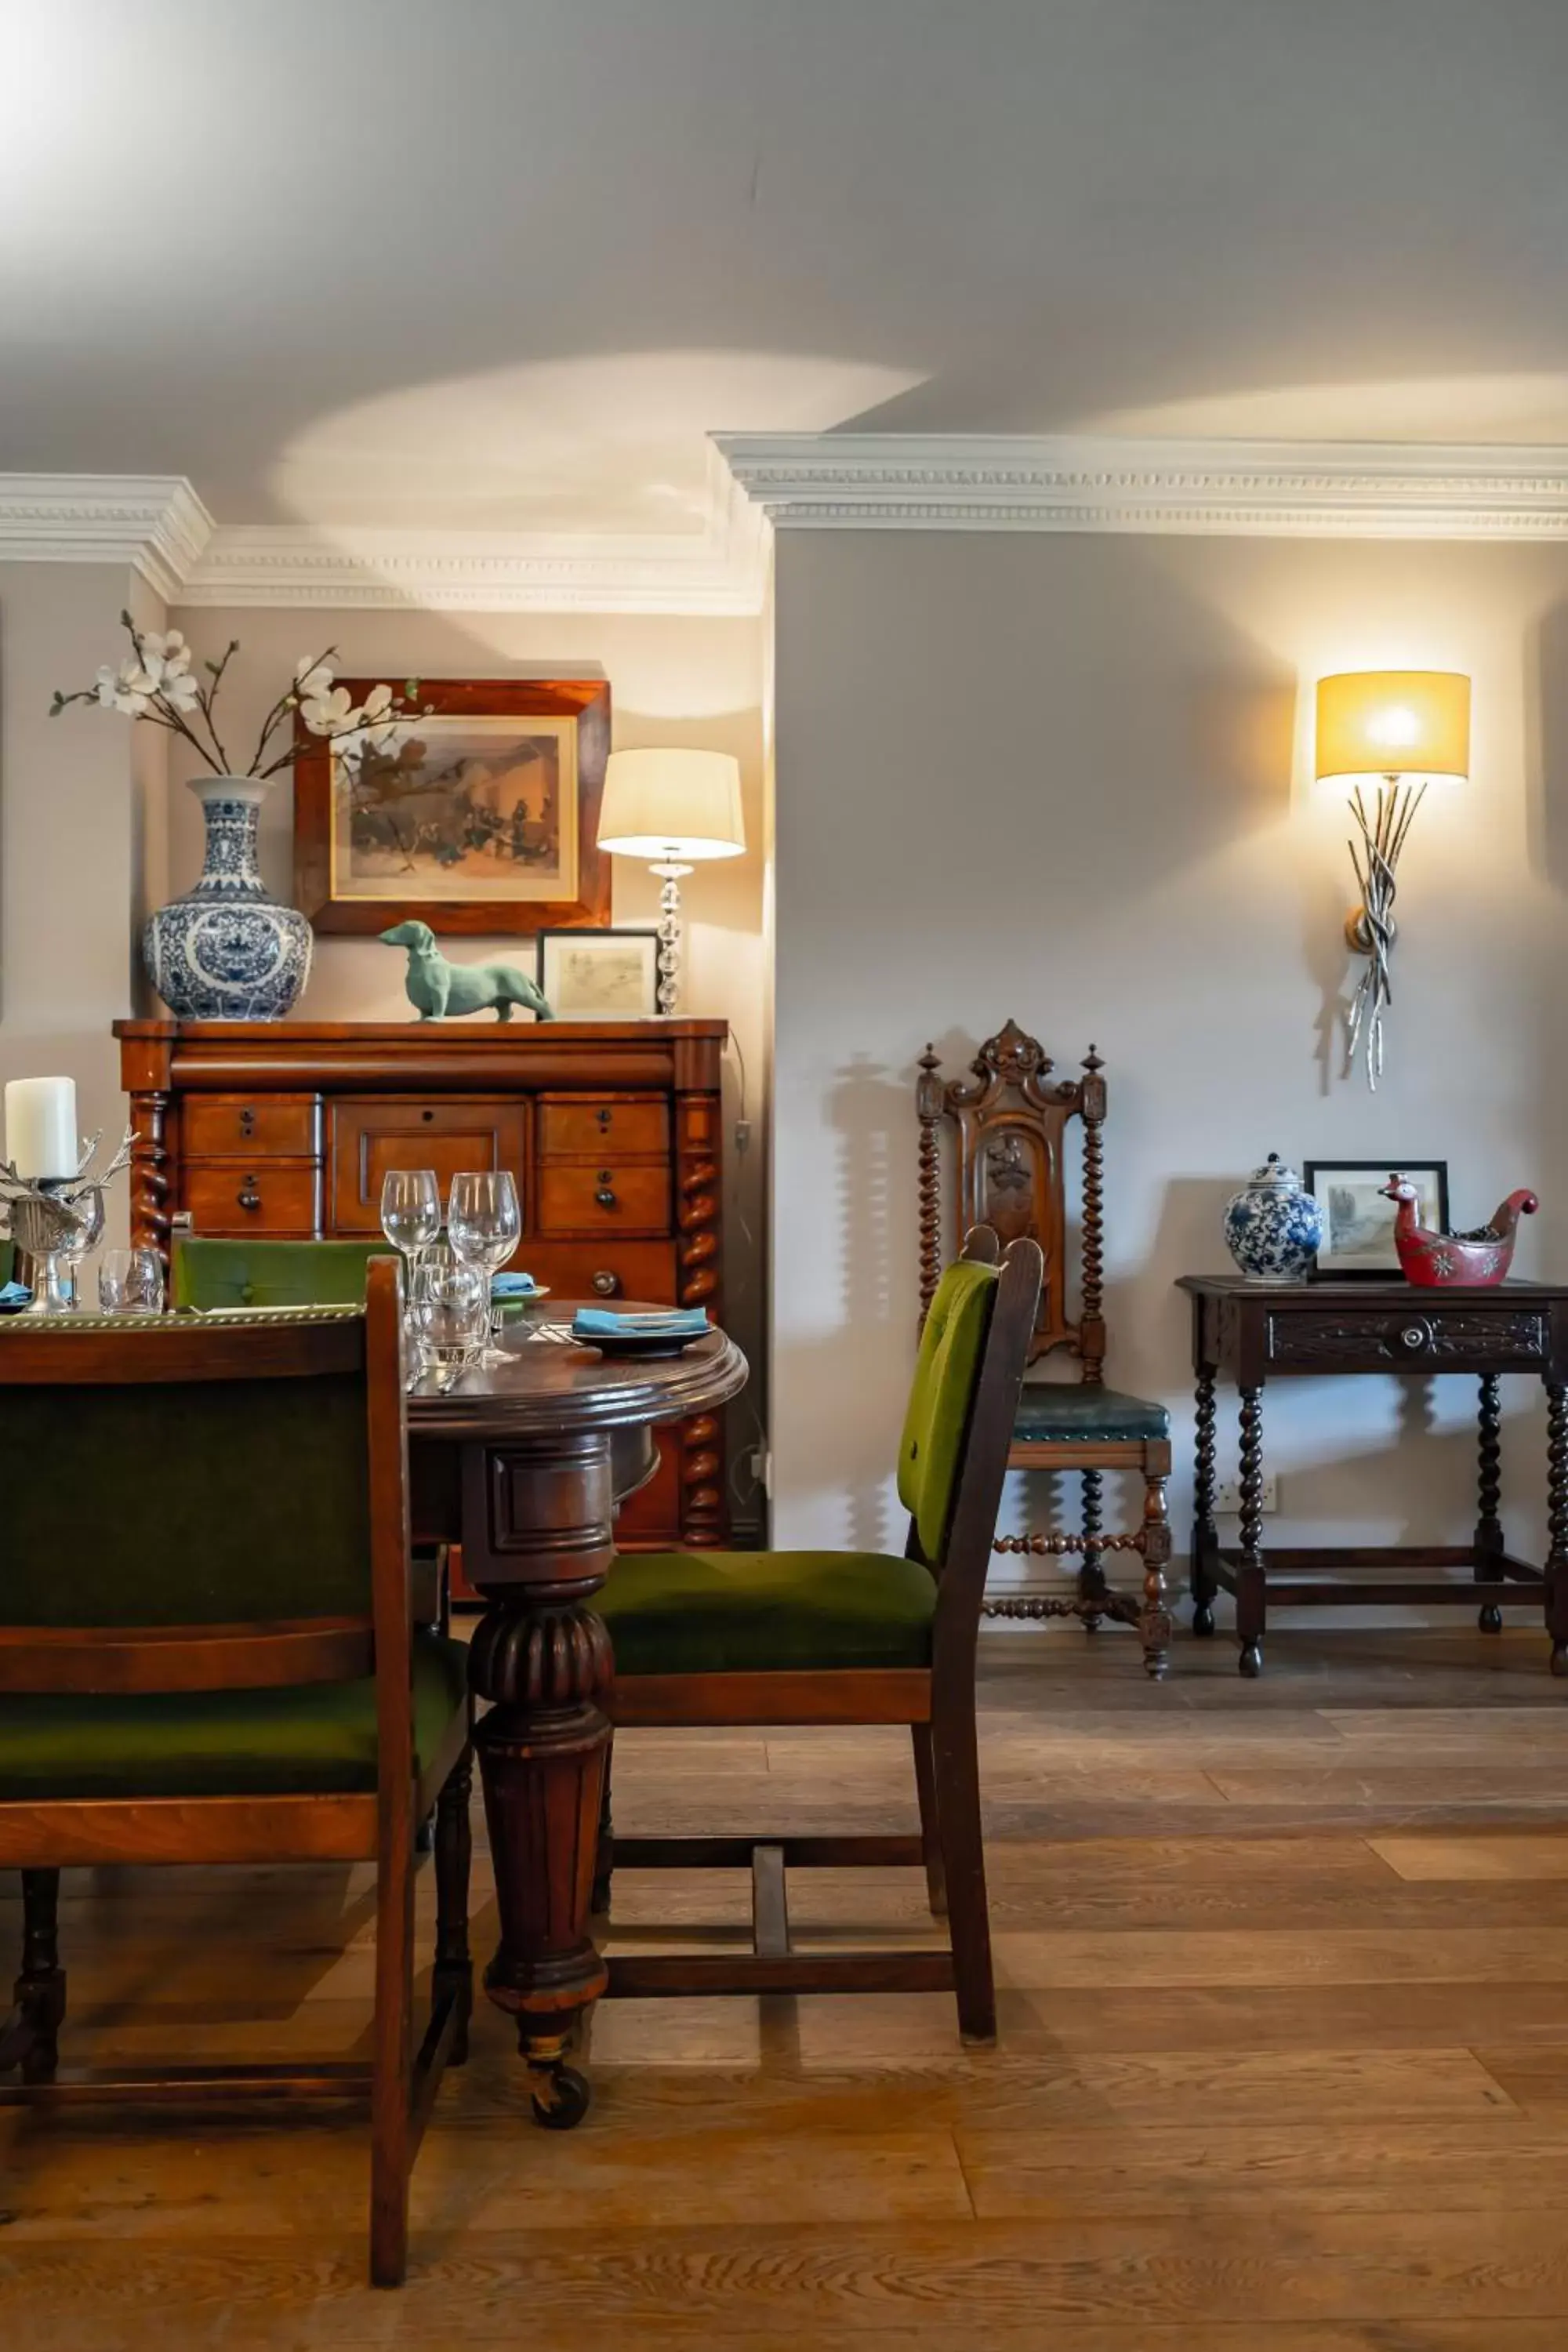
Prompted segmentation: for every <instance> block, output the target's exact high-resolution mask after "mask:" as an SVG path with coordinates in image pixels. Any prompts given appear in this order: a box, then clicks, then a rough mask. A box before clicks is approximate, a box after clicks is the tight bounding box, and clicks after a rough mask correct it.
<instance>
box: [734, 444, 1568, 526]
mask: <svg viewBox="0 0 1568 2352" xmlns="http://www.w3.org/2000/svg"><path fill="white" fill-rule="evenodd" d="M714 438H715V443H716V446H717V447H718V448H719V450H720V451H721V454H722V456H723V457H724V458H725V460H726V461H727V463H728V465H729V467H730V469H731V473H732V474H733V475H734V477H735V479H736V481H737V482H738V483H739V484H740V486H741V488H742V489H743V490H744V491H745V493H746V495H747V496H748V497H749V498H751V499H754V500H755V502H756V503H757V505H758V506H759V507H760V508H761V509H762V510H763V513H764V514H765V515H766V516H767V517H768V519H769V520H770V521H771V522H772V523H773V525H774V526H775V528H777V529H779V530H1042V531H1063V530H1067V531H1143V532H1181V533H1192V532H1209V533H1226V534H1230V535H1241V536H1255V535H1256V536H1268V537H1277V538H1308V539H1499V540H1504V539H1508V540H1518V539H1527V540H1528V539H1563V538H1568V446H1563V447H1558V446H1548V447H1542V448H1533V447H1532V448H1522V447H1502V446H1422V445H1417V444H1414V443H1398V444H1394V443H1373V442H1330V441H1323V442H1305V441H1304V442H1288V441H1278V442H1276V441H1217V440H1205V441H1159V440H1131V439H1122V440H1119V439H1115V438H1112V437H1110V436H1088V435H1068V436H1033V435H1016V436H1015V435H994V434H987V435H966V434H931V435H924V434H921V435H914V434H876V433H856V434H835V433H827V434H822V433H803V434H758V433H729V434H719V435H716V436H714Z"/></svg>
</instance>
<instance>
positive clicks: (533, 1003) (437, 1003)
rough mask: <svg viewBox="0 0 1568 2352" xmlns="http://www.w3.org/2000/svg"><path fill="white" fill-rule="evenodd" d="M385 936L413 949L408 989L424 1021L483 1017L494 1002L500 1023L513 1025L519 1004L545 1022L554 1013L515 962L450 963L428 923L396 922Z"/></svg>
mask: <svg viewBox="0 0 1568 2352" xmlns="http://www.w3.org/2000/svg"><path fill="white" fill-rule="evenodd" d="M381 936H382V938H383V939H384V940H385V942H386V944H387V946H388V947H389V948H406V949H407V950H408V971H407V972H406V974H405V979H404V983H403V984H404V986H405V989H406V990H407V991H408V1002H409V1003H410V1004H412V1005H413V1006H414V1008H415V1010H416V1012H417V1013H418V1015H419V1018H420V1019H421V1021H446V1020H449V1019H453V1018H455V1017H456V1016H457V1015H458V1014H459V1013H483V1012H484V1011H485V1010H486V1008H487V1007H488V1006H489V1005H491V1004H493V1005H494V1006H495V1009H496V1019H497V1020H498V1021H510V1019H511V1008H512V1006H513V1005H514V1004H523V1005H526V1006H527V1007H528V1009H529V1011H530V1012H531V1013H537V1014H538V1016H539V1018H540V1020H541V1021H553V1020H554V1018H555V1015H554V1014H553V1013H552V1012H551V1010H550V1007H549V1005H548V1004H547V1003H545V1001H544V997H543V994H542V991H541V990H540V989H539V988H538V987H537V986H536V985H535V983H534V982H532V981H531V980H530V979H529V978H528V977H527V975H526V973H524V972H521V971H518V970H517V969H516V968H515V966H514V965H512V964H510V963H448V962H447V959H446V957H445V956H444V955H443V954H442V953H441V950H440V949H439V948H438V947H437V944H436V934H435V932H434V931H433V930H432V929H430V926H429V924H428V923H420V922H407V923H394V925H393V927H392V929H391V930H389V931H383V933H382V935H381Z"/></svg>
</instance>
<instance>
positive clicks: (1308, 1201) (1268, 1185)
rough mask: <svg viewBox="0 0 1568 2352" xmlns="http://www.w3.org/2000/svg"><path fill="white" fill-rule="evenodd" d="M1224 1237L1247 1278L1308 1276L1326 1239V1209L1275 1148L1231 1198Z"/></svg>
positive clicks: (1266, 1279) (1272, 1279) (1291, 1279)
mask: <svg viewBox="0 0 1568 2352" xmlns="http://www.w3.org/2000/svg"><path fill="white" fill-rule="evenodd" d="M1225 1238H1226V1243H1227V1244H1228V1245H1229V1249H1230V1254H1231V1255H1232V1257H1233V1258H1234V1259H1235V1260H1236V1262H1237V1265H1238V1266H1239V1267H1240V1268H1241V1271H1242V1274H1243V1276H1244V1277H1245V1278H1246V1280H1247V1281H1248V1282H1276V1283H1283V1282H1305V1281H1306V1279H1307V1277H1308V1276H1309V1275H1310V1273H1311V1271H1312V1261H1313V1259H1314V1258H1315V1257H1316V1256H1317V1255H1318V1251H1319V1249H1320V1247H1321V1244H1322V1239H1323V1212H1322V1209H1321V1206H1320V1205H1319V1203H1318V1202H1316V1201H1315V1200H1314V1199H1313V1198H1312V1195H1311V1193H1310V1192H1308V1191H1307V1190H1306V1188H1305V1186H1304V1185H1303V1184H1302V1182H1301V1179H1300V1177H1299V1176H1298V1175H1297V1173H1296V1171H1295V1170H1294V1169H1293V1168H1288V1167H1287V1166H1286V1165H1285V1163H1284V1162H1283V1160H1281V1159H1280V1157H1279V1153H1278V1152H1277V1151H1271V1152H1270V1153H1269V1155H1268V1159H1267V1160H1265V1161H1264V1163H1263V1166H1262V1167H1261V1168H1255V1169H1254V1170H1253V1171H1252V1173H1251V1175H1250V1176H1249V1177H1248V1178H1247V1181H1246V1183H1245V1184H1244V1185H1243V1186H1242V1188H1241V1190H1240V1192H1235V1193H1233V1194H1232V1195H1231V1197H1230V1199H1229V1200H1228V1201H1227V1202H1226V1208H1225Z"/></svg>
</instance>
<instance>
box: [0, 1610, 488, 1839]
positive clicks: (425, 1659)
mask: <svg viewBox="0 0 1568 2352" xmlns="http://www.w3.org/2000/svg"><path fill="white" fill-rule="evenodd" d="M467 1686H468V1650H467V1647H466V1645H465V1644H464V1643H461V1642H448V1641H445V1640H443V1639H442V1638H441V1637H440V1636H439V1635H437V1634H434V1633H416V1634H415V1636H414V1743H415V1753H416V1758H417V1759H418V1762H419V1765H420V1766H421V1767H423V1766H425V1765H426V1764H428V1763H429V1762H430V1761H431V1759H432V1758H433V1757H434V1756H435V1755H436V1753H437V1749H438V1748H439V1746H440V1743H441V1741H442V1739H443V1738H445V1736H446V1733H447V1727H448V1726H449V1725H450V1723H451V1720H452V1717H453V1716H454V1714H455V1713H456V1712H457V1710H458V1708H459V1707H460V1706H462V1705H463V1702H464V1693H465V1691H466V1689H467ZM375 1763H376V1732H375V1682H374V1677H373V1676H369V1675H367V1676H366V1677H365V1678H364V1679H363V1681H360V1682H352V1683H300V1684H293V1685H289V1686H288V1687H287V1688H279V1689H272V1690H248V1691H247V1690H239V1691H172V1692H157V1693H154V1694H152V1695H150V1696H135V1697H130V1698H120V1697H115V1698H101V1697H100V1698H79V1697H76V1696H66V1695H63V1694H59V1693H56V1692H52V1691H50V1692H29V1693H26V1694H24V1695H22V1696H7V1697H6V1698H5V1701H4V1703H3V1704H0V1801H15V1800H16V1799H23V1800H26V1799H27V1798H29V1797H32V1798H45V1797H47V1798H51V1799H54V1798H64V1797H258V1796H270V1797H276V1796H287V1795H290V1794H296V1793H300V1792H306V1793H311V1794H314V1793H318V1792H319V1793H322V1794H325V1793H328V1792H331V1793H338V1792H341V1791H345V1790H363V1791H364V1792H365V1793H367V1794H368V1793H371V1792H373V1791H374V1788H375Z"/></svg>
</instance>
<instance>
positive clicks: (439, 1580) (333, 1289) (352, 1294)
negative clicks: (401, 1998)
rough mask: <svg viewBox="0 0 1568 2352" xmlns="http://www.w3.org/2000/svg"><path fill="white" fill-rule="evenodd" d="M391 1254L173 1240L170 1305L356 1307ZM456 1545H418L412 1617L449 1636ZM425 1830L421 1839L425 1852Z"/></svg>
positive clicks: (375, 1246)
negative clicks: (373, 1271) (374, 1270)
mask: <svg viewBox="0 0 1568 2352" xmlns="http://www.w3.org/2000/svg"><path fill="white" fill-rule="evenodd" d="M392 1255H394V1252H393V1247H392V1244H391V1243H390V1242H388V1241H384V1239H383V1238H382V1236H381V1235H380V1234H377V1235H376V1236H375V1238H374V1241H363V1242H267V1241H260V1240H257V1241H252V1240H251V1239H250V1238H249V1237H248V1236H246V1237H245V1238H243V1239H241V1240H238V1241H225V1240H219V1239H217V1238H216V1237H215V1238H213V1239H211V1240H208V1239H207V1238H206V1237H205V1235H203V1234H176V1235H175V1238H174V1249H173V1251H172V1253H171V1259H170V1267H169V1303H170V1305H171V1306H172V1307H176V1308H179V1307H199V1308H201V1309H202V1310H203V1311H204V1312H205V1313H208V1314H210V1313H211V1312H212V1311H213V1309H214V1308H216V1307H354V1306H357V1305H358V1304H359V1302H360V1300H361V1299H363V1297H364V1288H365V1279H366V1276H367V1275H368V1273H369V1270H370V1266H371V1263H372V1261H373V1259H375V1258H378V1257H389V1256H392ZM451 1578H452V1561H451V1547H450V1546H449V1545H447V1544H437V1545H433V1546H432V1545H426V1546H424V1547H416V1549H415V1552H414V1591H415V1611H416V1616H417V1618H418V1620H419V1622H420V1623H422V1624H426V1625H432V1626H434V1627H436V1629H437V1631H438V1632H440V1633H446V1632H447V1628H448V1626H449V1624H450V1622H451ZM427 1843H428V1832H427V1831H425V1830H422V1831H421V1834H420V1844H421V1850H423V1849H424V1847H425V1846H426V1844H427Z"/></svg>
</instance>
